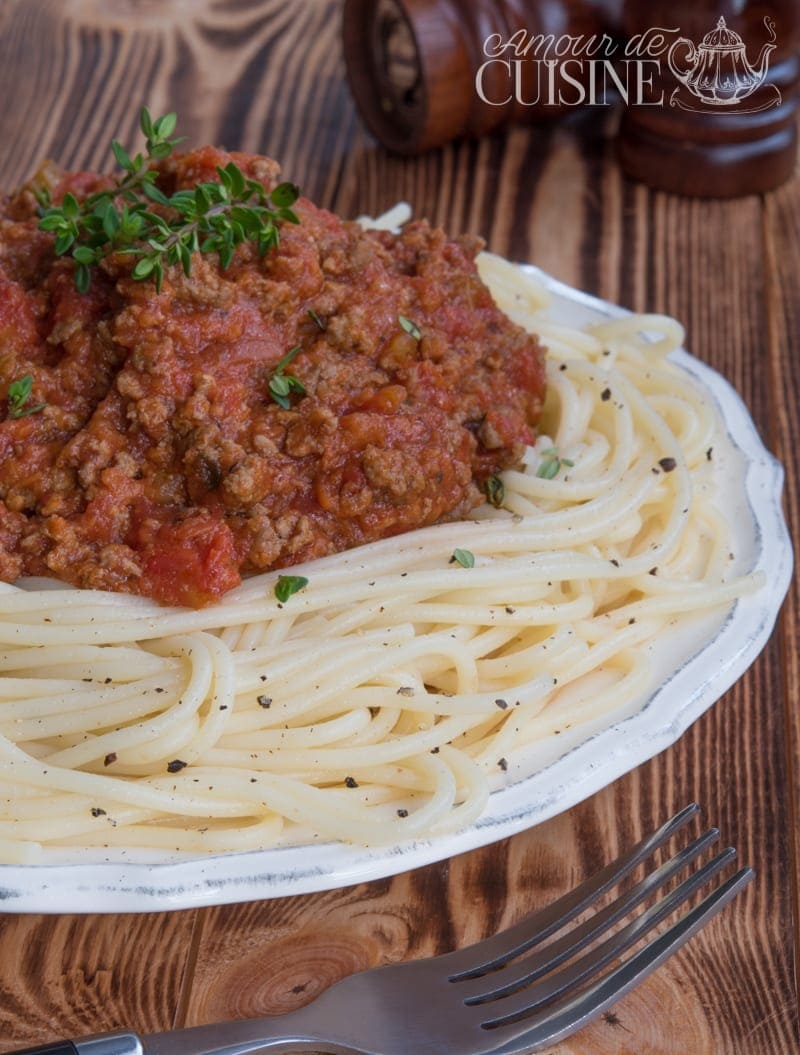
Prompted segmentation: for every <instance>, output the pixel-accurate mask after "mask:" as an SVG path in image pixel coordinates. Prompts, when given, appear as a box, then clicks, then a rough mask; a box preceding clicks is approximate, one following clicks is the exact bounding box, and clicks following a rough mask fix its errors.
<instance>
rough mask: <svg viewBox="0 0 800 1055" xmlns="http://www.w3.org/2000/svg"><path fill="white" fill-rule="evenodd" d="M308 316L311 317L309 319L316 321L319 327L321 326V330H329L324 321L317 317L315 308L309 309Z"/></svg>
mask: <svg viewBox="0 0 800 1055" xmlns="http://www.w3.org/2000/svg"><path fill="white" fill-rule="evenodd" d="M306 314H307V315H308V316H309V318H311V319H313V320H314V322H315V323H316V324H317V326H319V328H320V329H321V330H325V329H326V328H327V327H326V325H325V323H324V322H323V321H322V319H321V318H320V317H319V315H317V313H316V312H315V311H314V309H313V308H309V309H308V310H307V312H306Z"/></svg>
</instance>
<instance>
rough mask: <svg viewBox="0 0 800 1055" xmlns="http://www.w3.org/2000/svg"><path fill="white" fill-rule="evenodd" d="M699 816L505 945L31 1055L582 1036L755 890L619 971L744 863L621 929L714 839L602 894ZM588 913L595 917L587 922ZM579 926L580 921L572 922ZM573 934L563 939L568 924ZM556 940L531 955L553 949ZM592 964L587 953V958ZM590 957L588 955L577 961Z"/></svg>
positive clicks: (510, 1053)
mask: <svg viewBox="0 0 800 1055" xmlns="http://www.w3.org/2000/svg"><path fill="white" fill-rule="evenodd" d="M697 812H698V807H697V805H695V804H694V803H693V804H691V805H689V806H687V807H686V808H685V809H683V810H681V811H680V813H678V814H676V815H675V816H674V817H673V818H672V819H671V820H669V821H667V823H666V824H664V825H662V827H660V828H659V829H658V831H656V832H654V833H653V834H652V835H650V836H648V837H647V838H646V839H644V840H642V842H640V843H639V844H638V845H636V846H635V847H634V848H633V849H632V850H629V851H628V852H627V853H625V854H623V855H622V857H620V858H618V859H617V860H616V861H614V862H612V863H611V864H610V865H607V866H606V867H605V868H604V869H603V870H602V871H601V872H598V873H597V874H596V875H595V876H593V877H592V878H591V879H588V880H587V881H586V882H585V883H583V884H582V885H581V886H579V887H577V888H576V889H575V890H573V891H571V892H570V893H568V894H566V895H565V896H564V897H562V898H560V899H559V900H558V901H556V902H555V903H554V904H552V905H550V906H549V907H548V908H545V909H543V910H542V911H540V912H535V913H533V914H532V915H530V916H528V917H527V918H526V919H524V920H522V921H521V922H520V923H517V924H516V925H515V926H513V927H510V928H509V929H508V930H504V931H501V932H500V933H499V934H496V935H494V937H492V938H488V939H487V940H486V941H481V942H478V943H477V944H476V945H470V946H468V947H466V948H464V949H460V950H458V951H456V952H451V953H446V954H444V955H443V956H435V957H432V958H430V959H427V960H416V961H411V962H408V963H401V964H394V965H391V966H387V967H379V968H375V969H372V970H368V971H362V972H361V973H359V974H354V975H351V976H350V977H348V978H345V979H343V980H342V981H341V982H338V983H337V984H336V985H333V986H331V987H330V988H329V989H328V990H326V991H325V992H324V993H323V994H322V995H321V996H320V997H319V998H318V999H317V1000H315V1001H314V1002H313V1003H312V1004H309V1005H307V1006H306V1007H303V1008H300V1010H298V1011H294V1012H291V1013H289V1014H285V1015H280V1016H273V1017H270V1018H260V1019H255V1020H251V1021H240V1022H227V1023H219V1024H215V1025H208V1026H196V1027H193V1028H191V1029H185V1030H179V1031H172V1032H166V1033H154V1034H150V1035H146V1036H142V1037H141V1038H140V1037H138V1036H136V1034H134V1033H106V1034H102V1035H99V1036H96V1037H90V1038H86V1039H83V1040H79V1041H76V1042H75V1043H74V1046H73V1044H72V1043H70V1042H65V1043H64V1044H63V1045H48V1046H47V1048H32V1049H28V1050H29V1051H30V1053H31V1055H33V1053H39V1052H44V1051H45V1050H47V1051H48V1052H49V1053H50V1055H75V1053H76V1050H77V1053H78V1055H248V1053H254V1052H262V1051H264V1052H276V1053H277V1052H298V1051H309V1050H310V1051H325V1052H330V1053H331V1055H408V1053H409V1052H413V1053H414V1055H433V1053H437V1055H448V1053H452V1055H455V1053H457V1055H523V1053H527V1052H534V1051H538V1050H540V1049H541V1048H542V1047H543V1046H546V1045H550V1044H553V1043H555V1042H556V1041H558V1040H561V1039H563V1038H564V1037H566V1036H569V1035H570V1034H571V1033H574V1032H576V1031H577V1030H578V1029H580V1028H581V1027H582V1026H584V1025H586V1024H587V1023H588V1022H590V1021H591V1020H592V1019H593V1018H595V1017H596V1016H597V1015H599V1014H601V1013H602V1012H603V1011H604V1010H605V1009H606V1008H608V1007H610V1006H611V1004H613V1003H614V1002H615V1001H617V1000H618V999H619V998H620V997H621V996H622V995H623V994H624V993H626V992H627V991H628V990H629V989H632V988H633V986H635V985H636V984H637V983H638V982H640V981H641V980H642V979H643V978H645V977H647V975H649V974H650V973H651V971H653V970H655V968H656V967H658V966H659V965H660V964H662V963H663V962H664V961H665V960H666V959H667V958H668V957H669V956H671V955H672V953H673V952H675V951H676V950H677V949H679V948H680V947H681V946H682V945H683V944H684V942H685V941H687V939H688V938H690V937H691V936H692V935H693V934H694V933H696V931H698V930H699V929H700V928H701V927H702V926H703V924H704V923H706V922H707V920H709V919H711V917H712V916H714V915H715V914H716V913H717V912H719V910H720V909H721V908H722V907H723V906H724V905H726V904H727V903H728V902H729V901H730V900H731V899H732V898H733V897H735V895H736V894H737V893H738V892H739V891H740V890H741V889H742V887H744V886H745V885H746V884H747V883H749V882H750V880H751V879H752V878H753V871H752V869H750V868H743V869H741V870H740V871H738V872H736V874H735V875H732V876H731V877H730V878H729V879H727V880H725V881H724V882H721V883H719V885H717V886H716V887H715V889H714V890H713V891H712V892H711V893H710V894H708V895H707V896H706V897H705V899H704V900H703V901H701V902H700V903H699V904H696V905H695V906H694V907H691V908H689V909H688V910H686V911H685V912H684V913H683V915H682V916H681V917H680V918H679V919H678V920H677V921H676V922H674V923H673V924H672V925H671V926H669V927H668V928H667V929H665V930H663V931H662V932H661V933H660V934H658V935H657V936H656V937H654V938H653V939H652V940H651V941H650V942H649V943H648V944H646V945H644V946H643V947H642V948H640V949H639V950H638V951H636V952H634V953H632V954H631V955H630V956H628V958H627V959H625V960H623V961H622V962H621V963H618V964H616V961H617V960H618V959H619V958H620V957H621V955H622V954H623V953H624V952H625V951H626V950H628V949H630V948H631V947H632V946H634V945H635V944H637V943H638V942H639V940H640V939H641V938H643V937H644V935H646V934H647V933H648V932H649V931H650V930H651V929H652V928H653V927H655V926H656V925H657V924H658V923H660V922H661V921H662V920H663V919H665V918H666V917H667V916H669V915H671V914H672V913H673V912H675V911H676V910H677V909H679V908H681V907H685V904H686V903H687V902H688V901H689V899H690V898H691V897H692V895H693V894H694V893H695V892H696V891H698V890H699V889H700V888H701V887H702V886H704V885H705V884H706V883H707V882H708V881H709V880H710V879H711V878H712V877H713V876H715V875H716V874H717V873H718V872H720V871H721V870H722V869H723V868H725V866H726V865H728V864H729V862H730V861H732V860H733V858H734V857H735V856H736V851H735V850H734V849H733V848H732V847H728V848H727V849H726V850H723V851H722V852H721V853H719V854H718V855H717V856H716V857H714V858H712V859H711V860H709V861H708V862H707V863H705V864H703V865H701V866H699V867H697V868H696V870H694V871H693V872H692V873H691V874H690V875H689V876H688V877H687V878H686V879H684V880H683V882H681V883H680V884H679V885H678V886H675V887H674V888H673V889H671V890H669V891H668V892H666V893H664V894H663V895H662V896H661V897H660V898H659V900H658V901H655V902H654V903H653V904H652V905H651V906H650V907H649V908H647V909H646V910H644V911H643V912H640V913H639V914H638V915H636V916H634V917H633V919H632V920H631V921H630V922H628V923H626V924H625V925H624V926H622V927H621V928H617V929H614V927H615V924H617V923H619V922H621V921H622V920H623V919H624V918H625V917H627V916H628V915H629V914H630V913H631V911H632V910H633V909H634V908H635V907H636V906H637V905H639V904H641V903H642V902H643V901H645V900H646V899H648V898H652V897H653V896H654V895H655V894H657V893H658V892H659V891H660V890H661V888H662V887H664V886H665V885H666V884H668V883H669V882H670V880H671V879H672V878H673V877H675V876H676V875H677V874H678V873H679V872H680V871H682V870H683V869H685V868H687V867H688V866H689V865H691V864H693V863H694V862H696V860H697V859H698V858H699V857H700V855H701V854H702V853H703V852H704V851H705V850H706V849H707V848H708V847H709V846H711V845H712V844H713V843H714V842H716V840H717V838H718V837H719V831H718V830H717V829H716V828H711V829H709V831H707V832H705V833H704V834H703V835H701V836H699V838H697V839H695V840H694V841H693V842H691V843H690V844H689V845H687V846H685V847H684V848H683V849H682V850H680V851H679V852H678V853H676V854H675V855H674V857H672V858H671V859H670V860H668V861H666V862H665V863H664V864H662V865H660V866H659V867H657V868H655V869H654V870H652V871H651V872H650V873H649V874H648V875H646V876H645V878H644V879H642V880H640V881H639V882H637V883H636V884H635V885H633V886H631V887H630V888H629V889H626V890H624V891H623V892H622V893H620V894H619V895H618V896H617V897H616V898H615V899H614V900H613V901H611V902H609V903H608V904H605V905H602V907H598V903H600V902H601V899H602V897H603V895H604V894H606V893H607V892H608V891H610V890H611V889H612V888H613V887H615V886H616V885H617V884H618V883H619V882H620V881H621V880H622V879H623V878H625V877H626V876H627V875H629V874H630V873H631V872H632V871H633V870H634V869H635V868H636V866H637V865H638V864H639V863H640V862H642V861H644V860H645V859H646V858H647V857H649V856H650V855H651V854H652V853H653V852H654V851H655V850H656V849H657V848H658V847H660V846H662V845H663V844H664V843H666V842H667V841H668V840H669V839H670V838H671V837H672V836H673V835H674V834H675V832H677V831H678V830H679V829H680V828H682V827H683V826H684V825H685V824H687V823H688V821H689V820H691V818H692V817H694V816H695V814H696V813H697ZM588 910H592V911H591V914H587V911H588ZM578 917H583V918H581V919H580V920H578ZM573 921H575V922H574V925H573V926H571V928H570V929H566V930H565V928H567V927H568V926H569V925H570V924H572V923H573ZM561 930H565V933H564V934H563V935H562V936H560V937H554V940H553V941H551V942H549V943H548V944H546V945H544V946H543V947H542V948H541V949H538V950H536V946H539V945H541V944H542V943H543V942H545V940H546V939H547V938H550V937H553V936H554V935H556V934H557V933H558V932H559V931H561ZM590 945H591V948H590V949H589V951H588V952H582V950H584V949H586V947H587V946H590ZM581 953H582V954H581ZM20 1055H21V1053H20Z"/></svg>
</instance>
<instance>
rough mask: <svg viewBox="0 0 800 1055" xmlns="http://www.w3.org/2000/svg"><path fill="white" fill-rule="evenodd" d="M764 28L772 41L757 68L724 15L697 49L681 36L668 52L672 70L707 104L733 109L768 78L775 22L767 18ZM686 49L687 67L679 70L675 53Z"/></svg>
mask: <svg viewBox="0 0 800 1055" xmlns="http://www.w3.org/2000/svg"><path fill="white" fill-rule="evenodd" d="M764 25H765V26H766V27H767V32H768V33H769V35H770V39H769V40H768V41H767V43H766V44H764V46H763V47H762V48H761V54H760V55H759V56H758V62H757V63H756V67H755V68H754V67H752V66H751V65H750V63H749V62H748V61H747V55H746V53H745V43H744V41H743V40H742V38H741V37H740V36H739V34H738V33H735V32H734V31H733V30H732V29H729V28H728V26H727V25H726V23H725V19H724V18H723V17H722V16H721V15H720V18H719V21H718V22H717V25H716V28H715V29H712V30H711V32H710V33H706V35H705V36H704V37H703V39H702V41H701V42H700V44H699V45H698V46H695V44H694V42H693V41H691V40H689V39H688V38H687V37H679V38H678V40H676V41H675V42H674V43H673V44H672V47H671V48H670V49H669V52H668V53H667V60H668V62H669V67H670V69H671V70H672V72H673V74H674V75H675V76H676V77H677V79H678V80H679V81H680V82H681V83H682V84H685V85H686V87H687V88H688V89H689V91H690V92H692V93H693V94H694V95H695V96H697V98H698V99H702V101H703V102H704V103H709V104H710V105H712V106H734V105H735V104H736V103H739V102H740V101H741V100H742V99H746V98H747V97H748V96H749V95H752V93H753V92H754V91H755V90H756V88H758V86H759V85H760V84H761V83H762V82H763V80H764V78H765V77H766V75H767V69H768V67H769V56H770V54H771V52H773V51H774V50H775V47H776V45H775V39H776V38H775V23H774V22H773V20H772V19H771V18H770V17H769V16H767V17H766V18H765V19H764ZM684 46H686V47H688V53H687V55H686V61H687V62H688V67H687V68H686V69H680V68H679V67H678V65H677V63H676V51H677V50H678V49H679V48H681V47H684ZM676 91H677V89H676Z"/></svg>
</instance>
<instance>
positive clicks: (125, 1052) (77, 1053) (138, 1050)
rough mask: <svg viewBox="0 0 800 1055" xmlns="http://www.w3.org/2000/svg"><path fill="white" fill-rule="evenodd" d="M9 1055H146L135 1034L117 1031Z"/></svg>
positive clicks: (8, 1054) (9, 1053) (26, 1049)
mask: <svg viewBox="0 0 800 1055" xmlns="http://www.w3.org/2000/svg"><path fill="white" fill-rule="evenodd" d="M7 1055H144V1053H143V1049H142V1042H141V1040H140V1039H139V1038H138V1037H137V1036H136V1034H135V1033H129V1032H127V1031H117V1032H116V1033H102V1034H99V1035H98V1036H94V1037H84V1038H83V1039H82V1040H76V1041H72V1040H55V1041H53V1042H52V1043H50V1044H40V1045H39V1046H38V1047H35V1048H22V1049H21V1050H19V1051H11V1052H8V1053H7Z"/></svg>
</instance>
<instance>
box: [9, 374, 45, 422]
mask: <svg viewBox="0 0 800 1055" xmlns="http://www.w3.org/2000/svg"><path fill="white" fill-rule="evenodd" d="M32 390H33V377H32V376H31V374H26V375H25V376H24V377H20V378H18V379H17V380H16V381H12V382H11V384H10V385H9V386H8V416H9V418H27V417H28V416H29V415H30V414H38V413H39V412H40V411H42V410H44V408H45V407H46V406H47V404H46V403H31V404H30V405H28V404H29V400H30V398H31V392H32Z"/></svg>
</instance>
